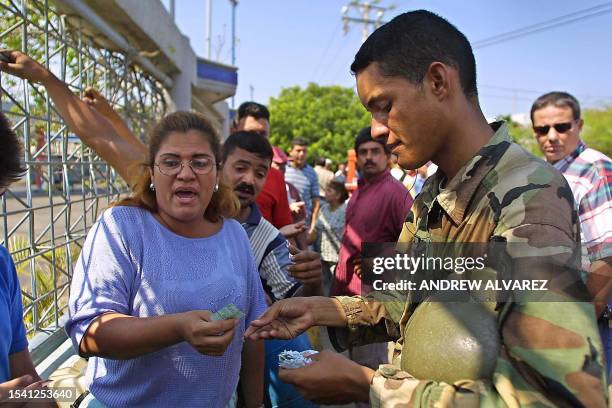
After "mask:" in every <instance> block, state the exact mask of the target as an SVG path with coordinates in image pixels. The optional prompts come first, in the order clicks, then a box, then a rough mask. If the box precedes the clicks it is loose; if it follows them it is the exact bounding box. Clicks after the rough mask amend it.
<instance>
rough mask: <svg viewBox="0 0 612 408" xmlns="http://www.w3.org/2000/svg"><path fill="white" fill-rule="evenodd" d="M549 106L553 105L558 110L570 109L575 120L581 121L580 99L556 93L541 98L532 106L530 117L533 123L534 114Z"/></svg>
mask: <svg viewBox="0 0 612 408" xmlns="http://www.w3.org/2000/svg"><path fill="white" fill-rule="evenodd" d="M548 105H553V106H555V107H557V108H570V109H571V110H572V116H573V117H574V120H577V119H580V103H578V99H576V98H575V97H574V96H573V95H571V94H569V93H567V92H559V91H554V92H549V93H547V94H544V95H542V96H540V97H539V98H538V99H536V100H535V102H534V103H533V105H531V112H530V113H529V115H530V116H531V122H532V123H533V114H534V112H535V111H537V110H540V109H543V108H545V107H547V106H548Z"/></svg>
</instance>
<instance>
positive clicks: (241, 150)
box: [222, 132, 322, 408]
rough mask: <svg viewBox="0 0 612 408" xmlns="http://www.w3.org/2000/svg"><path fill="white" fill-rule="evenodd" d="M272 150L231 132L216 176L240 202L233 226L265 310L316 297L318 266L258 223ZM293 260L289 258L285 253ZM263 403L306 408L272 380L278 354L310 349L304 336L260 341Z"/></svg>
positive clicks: (251, 136)
mask: <svg viewBox="0 0 612 408" xmlns="http://www.w3.org/2000/svg"><path fill="white" fill-rule="evenodd" d="M272 157H273V151H272V146H271V145H270V143H269V142H268V140H267V139H265V138H264V137H262V136H261V135H259V134H257V133H255V132H236V133H233V134H232V135H230V137H229V138H228V139H227V140H226V141H225V143H224V144H223V152H222V160H223V167H222V174H223V178H224V179H225V180H226V181H227V182H228V183H229V184H230V185H232V186H233V188H234V192H235V193H236V196H237V197H238V200H239V201H240V214H239V215H238V218H237V220H238V221H239V222H240V223H241V224H242V226H243V227H244V229H245V230H246V232H247V235H248V236H249V241H250V242H251V249H252V250H253V256H254V258H255V264H256V265H257V267H258V269H259V275H260V276H261V281H262V284H263V287H264V290H265V292H266V294H267V295H268V301H269V303H270V304H271V303H272V302H275V301H277V300H280V299H285V298H289V297H292V296H314V295H321V294H322V287H321V279H322V275H321V260H320V258H319V255H318V254H316V253H315V252H312V251H299V252H298V251H297V249H295V248H293V247H289V245H288V242H287V240H286V239H285V238H284V237H283V235H282V234H281V233H280V232H279V230H277V229H276V228H275V227H274V226H273V225H272V224H271V223H270V222H268V221H267V220H266V219H265V218H263V217H262V214H261V212H260V211H259V209H258V207H257V205H256V204H255V200H256V198H257V196H258V195H259V193H260V192H261V191H262V189H263V187H264V184H265V182H266V176H267V174H268V171H269V170H270V166H271V164H272ZM290 250H291V252H292V253H293V254H290V253H289V251H290ZM265 346H266V371H265V378H266V384H267V393H266V398H269V400H270V403H271V405H272V406H277V405H281V404H287V405H286V406H292V407H298V408H300V407H310V406H312V404H311V403H309V402H308V401H305V400H303V399H302V398H301V397H300V396H299V394H298V393H297V391H296V390H295V389H294V388H293V387H292V386H290V385H288V384H285V383H282V382H280V381H279V380H278V378H277V376H278V354H279V353H280V352H281V351H283V350H295V351H305V350H309V349H311V348H312V346H311V345H310V342H309V340H308V336H307V335H306V333H304V334H302V335H301V336H299V337H297V338H296V339H293V340H267V341H266V344H265Z"/></svg>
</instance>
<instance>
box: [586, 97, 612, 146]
mask: <svg viewBox="0 0 612 408" xmlns="http://www.w3.org/2000/svg"><path fill="white" fill-rule="evenodd" d="M582 118H583V119H584V127H583V128H582V138H583V140H584V141H585V143H586V144H587V146H589V147H591V148H593V149H595V150H599V151H600V152H602V153H603V154H605V155H606V156H608V157H612V107H606V108H602V109H587V110H585V111H584V112H583V114H582Z"/></svg>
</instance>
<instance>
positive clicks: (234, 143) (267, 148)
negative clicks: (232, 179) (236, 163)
mask: <svg viewBox="0 0 612 408" xmlns="http://www.w3.org/2000/svg"><path fill="white" fill-rule="evenodd" d="M236 148H239V149H242V150H246V151H247V152H249V153H253V154H254V155H256V156H259V157H261V158H262V159H265V160H270V163H271V162H272V156H273V152H272V145H271V144H270V142H268V139H266V138H265V137H263V136H261V135H260V134H259V133H257V132H245V131H240V132H235V133H232V134H231V135H230V136H229V137H228V138H227V140H226V141H225V142H224V143H223V149H222V151H221V161H223V162H225V160H227V158H228V156H229V155H230V154H232V153H233V152H234V150H236Z"/></svg>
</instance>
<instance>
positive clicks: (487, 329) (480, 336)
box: [401, 296, 500, 384]
mask: <svg viewBox="0 0 612 408" xmlns="http://www.w3.org/2000/svg"><path fill="white" fill-rule="evenodd" d="M435 299H436V298H435V296H434V297H432V298H430V299H429V300H428V301H425V302H423V303H421V304H420V305H419V306H418V307H417V308H416V310H415V311H414V313H413V314H412V316H411V317H410V319H409V320H408V323H407V324H406V329H405V332H404V333H405V336H404V344H403V347H402V356H401V368H402V370H404V371H407V372H408V373H410V374H412V375H413V376H414V377H415V378H417V379H423V380H426V379H427V380H435V381H444V382H446V383H449V384H452V383H453V382H455V381H459V380H481V379H491V377H492V375H493V371H494V369H495V364H496V363H497V356H498V353H499V347H500V338H499V333H498V330H497V320H496V314H495V312H493V311H492V310H490V309H488V308H487V307H486V305H485V304H483V303H475V302H446V303H443V302H436V301H435Z"/></svg>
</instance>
